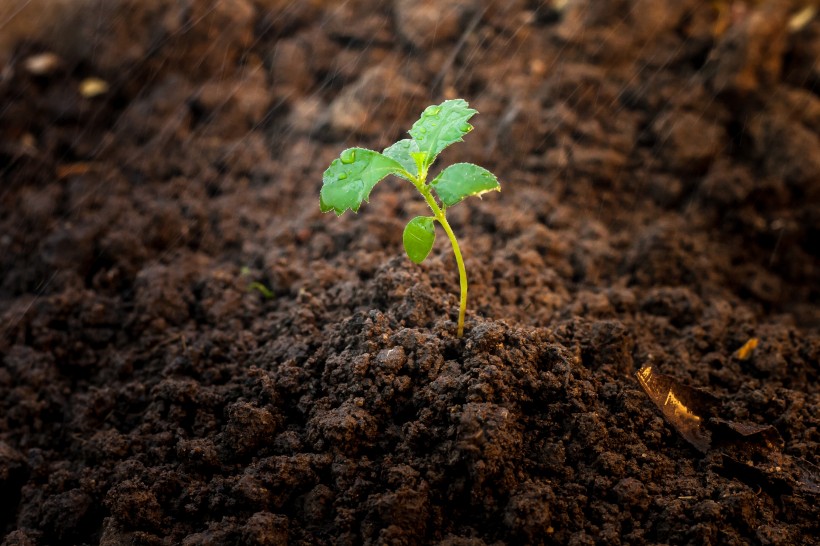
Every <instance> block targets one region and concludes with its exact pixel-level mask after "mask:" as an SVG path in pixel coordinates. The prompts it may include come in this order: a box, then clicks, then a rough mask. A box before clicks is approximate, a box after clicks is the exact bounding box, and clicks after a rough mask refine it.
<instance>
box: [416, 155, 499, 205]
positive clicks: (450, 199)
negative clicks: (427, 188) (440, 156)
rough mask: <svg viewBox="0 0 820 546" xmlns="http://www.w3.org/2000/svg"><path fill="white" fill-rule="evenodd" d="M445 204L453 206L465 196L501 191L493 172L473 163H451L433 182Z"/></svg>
mask: <svg viewBox="0 0 820 546" xmlns="http://www.w3.org/2000/svg"><path fill="white" fill-rule="evenodd" d="M431 185H432V186H433V189H434V190H435V192H436V194H438V196H439V198H440V199H441V202H442V203H444V204H445V206H448V207H450V206H453V205H455V204H456V203H458V202H459V201H461V200H462V199H464V198H465V197H469V196H471V195H478V196H481V195H482V194H484V193H487V192H488V191H501V185H500V184H499V183H498V179H497V178H496V177H495V175H494V174H493V173H491V172H490V171H488V170H487V169H485V168H483V167H479V166H478V165H473V164H472V163H455V164H454V165H450V166H449V167H447V168H446V169H444V170H443V171H441V174H439V175H438V176H437V177H436V179H435V180H433V181H432V182H431Z"/></svg>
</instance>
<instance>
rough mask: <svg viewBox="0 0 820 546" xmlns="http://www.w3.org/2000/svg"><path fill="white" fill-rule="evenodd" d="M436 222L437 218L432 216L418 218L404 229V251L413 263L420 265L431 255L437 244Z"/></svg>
mask: <svg viewBox="0 0 820 546" xmlns="http://www.w3.org/2000/svg"><path fill="white" fill-rule="evenodd" d="M434 222H435V218H433V217H432V216H416V217H415V218H413V219H412V220H410V222H408V224H407V227H405V228H404V234H403V235H402V241H403V242H404V250H405V252H407V257H408V258H410V260H411V261H412V262H413V263H417V264H420V263H421V262H423V261H424V259H425V258H426V257H427V255H428V254H430V250H431V249H432V248H433V243H435V242H436V226H435V223H434Z"/></svg>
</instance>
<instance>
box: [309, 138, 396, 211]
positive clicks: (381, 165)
mask: <svg viewBox="0 0 820 546" xmlns="http://www.w3.org/2000/svg"><path fill="white" fill-rule="evenodd" d="M403 172H404V167H402V165H401V164H400V163H399V162H398V161H396V160H395V159H391V158H389V157H386V156H384V155H382V154H380V153H379V152H374V151H373V150H365V149H364V148H348V149H347V150H345V151H343V152H342V153H341V154H340V155H339V158H338V159H334V160H333V162H332V163H331V164H330V167H328V168H327V170H326V171H325V173H324V174H323V175H322V190H321V193H320V207H321V209H322V212H329V211H331V210H332V211H333V212H335V213H336V215H337V216H341V215H342V213H343V212H344V211H346V210H347V209H350V210H352V211H353V212H358V211H359V207H360V206H361V205H362V202H363V201H367V200H369V198H370V192H371V191H372V190H373V187H374V186H375V185H376V184H378V183H379V182H380V181H381V180H382V179H383V178H385V177H386V176H388V175H390V174H400V173H403Z"/></svg>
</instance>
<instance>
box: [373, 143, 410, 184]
mask: <svg viewBox="0 0 820 546" xmlns="http://www.w3.org/2000/svg"><path fill="white" fill-rule="evenodd" d="M418 151H419V147H418V144H416V142H415V141H414V140H413V139H411V138H405V139H404V140H400V141H398V142H396V143H395V144H393V145H392V146H390V147H389V148H385V150H384V151H383V152H382V154H384V155H385V156H387V157H389V158H390V159H395V160H396V161H398V162H399V163H400V164H401V166H402V167H404V170H405V171H407V172H408V173H409V174H411V175H413V176H418V174H419V170H418V166H417V165H416V160H415V159H413V154H414V153H418ZM397 174H398V176H401V177H402V178H405V179H407V180H409V178H407V177H406V176H404V175H402V174H400V173H397Z"/></svg>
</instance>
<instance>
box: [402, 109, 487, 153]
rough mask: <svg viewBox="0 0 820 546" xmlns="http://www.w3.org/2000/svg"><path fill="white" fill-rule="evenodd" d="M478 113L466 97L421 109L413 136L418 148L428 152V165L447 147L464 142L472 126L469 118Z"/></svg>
mask: <svg viewBox="0 0 820 546" xmlns="http://www.w3.org/2000/svg"><path fill="white" fill-rule="evenodd" d="M477 113H478V111H477V110H473V109H472V108H470V107H469V105H468V104H467V101H465V100H464V99H454V100H446V101H444V102H442V103H441V104H439V105H435V106H428V107H427V108H426V109H425V110H424V112H422V114H421V117H420V118H419V120H418V121H417V122H416V123H414V124H413V128H412V129H410V136H412V137H413V140H415V141H416V143H417V144H418V148H419V151H421V152H423V153H426V154H427V156H426V157H425V159H424V166H425V167H429V166H430V165H431V164H432V163H433V161H435V160H436V156H438V154H439V153H441V151H442V150H443V149H444V148H446V147H447V146H449V145H450V144H452V143H454V142H461V140H462V138H461V137H463V136H464V135H466V134H467V133H469V132H470V131H472V130H473V126H472V125H470V124H469V123H467V120H469V119H470V118H471V117H473V116H474V115H475V114H477Z"/></svg>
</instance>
